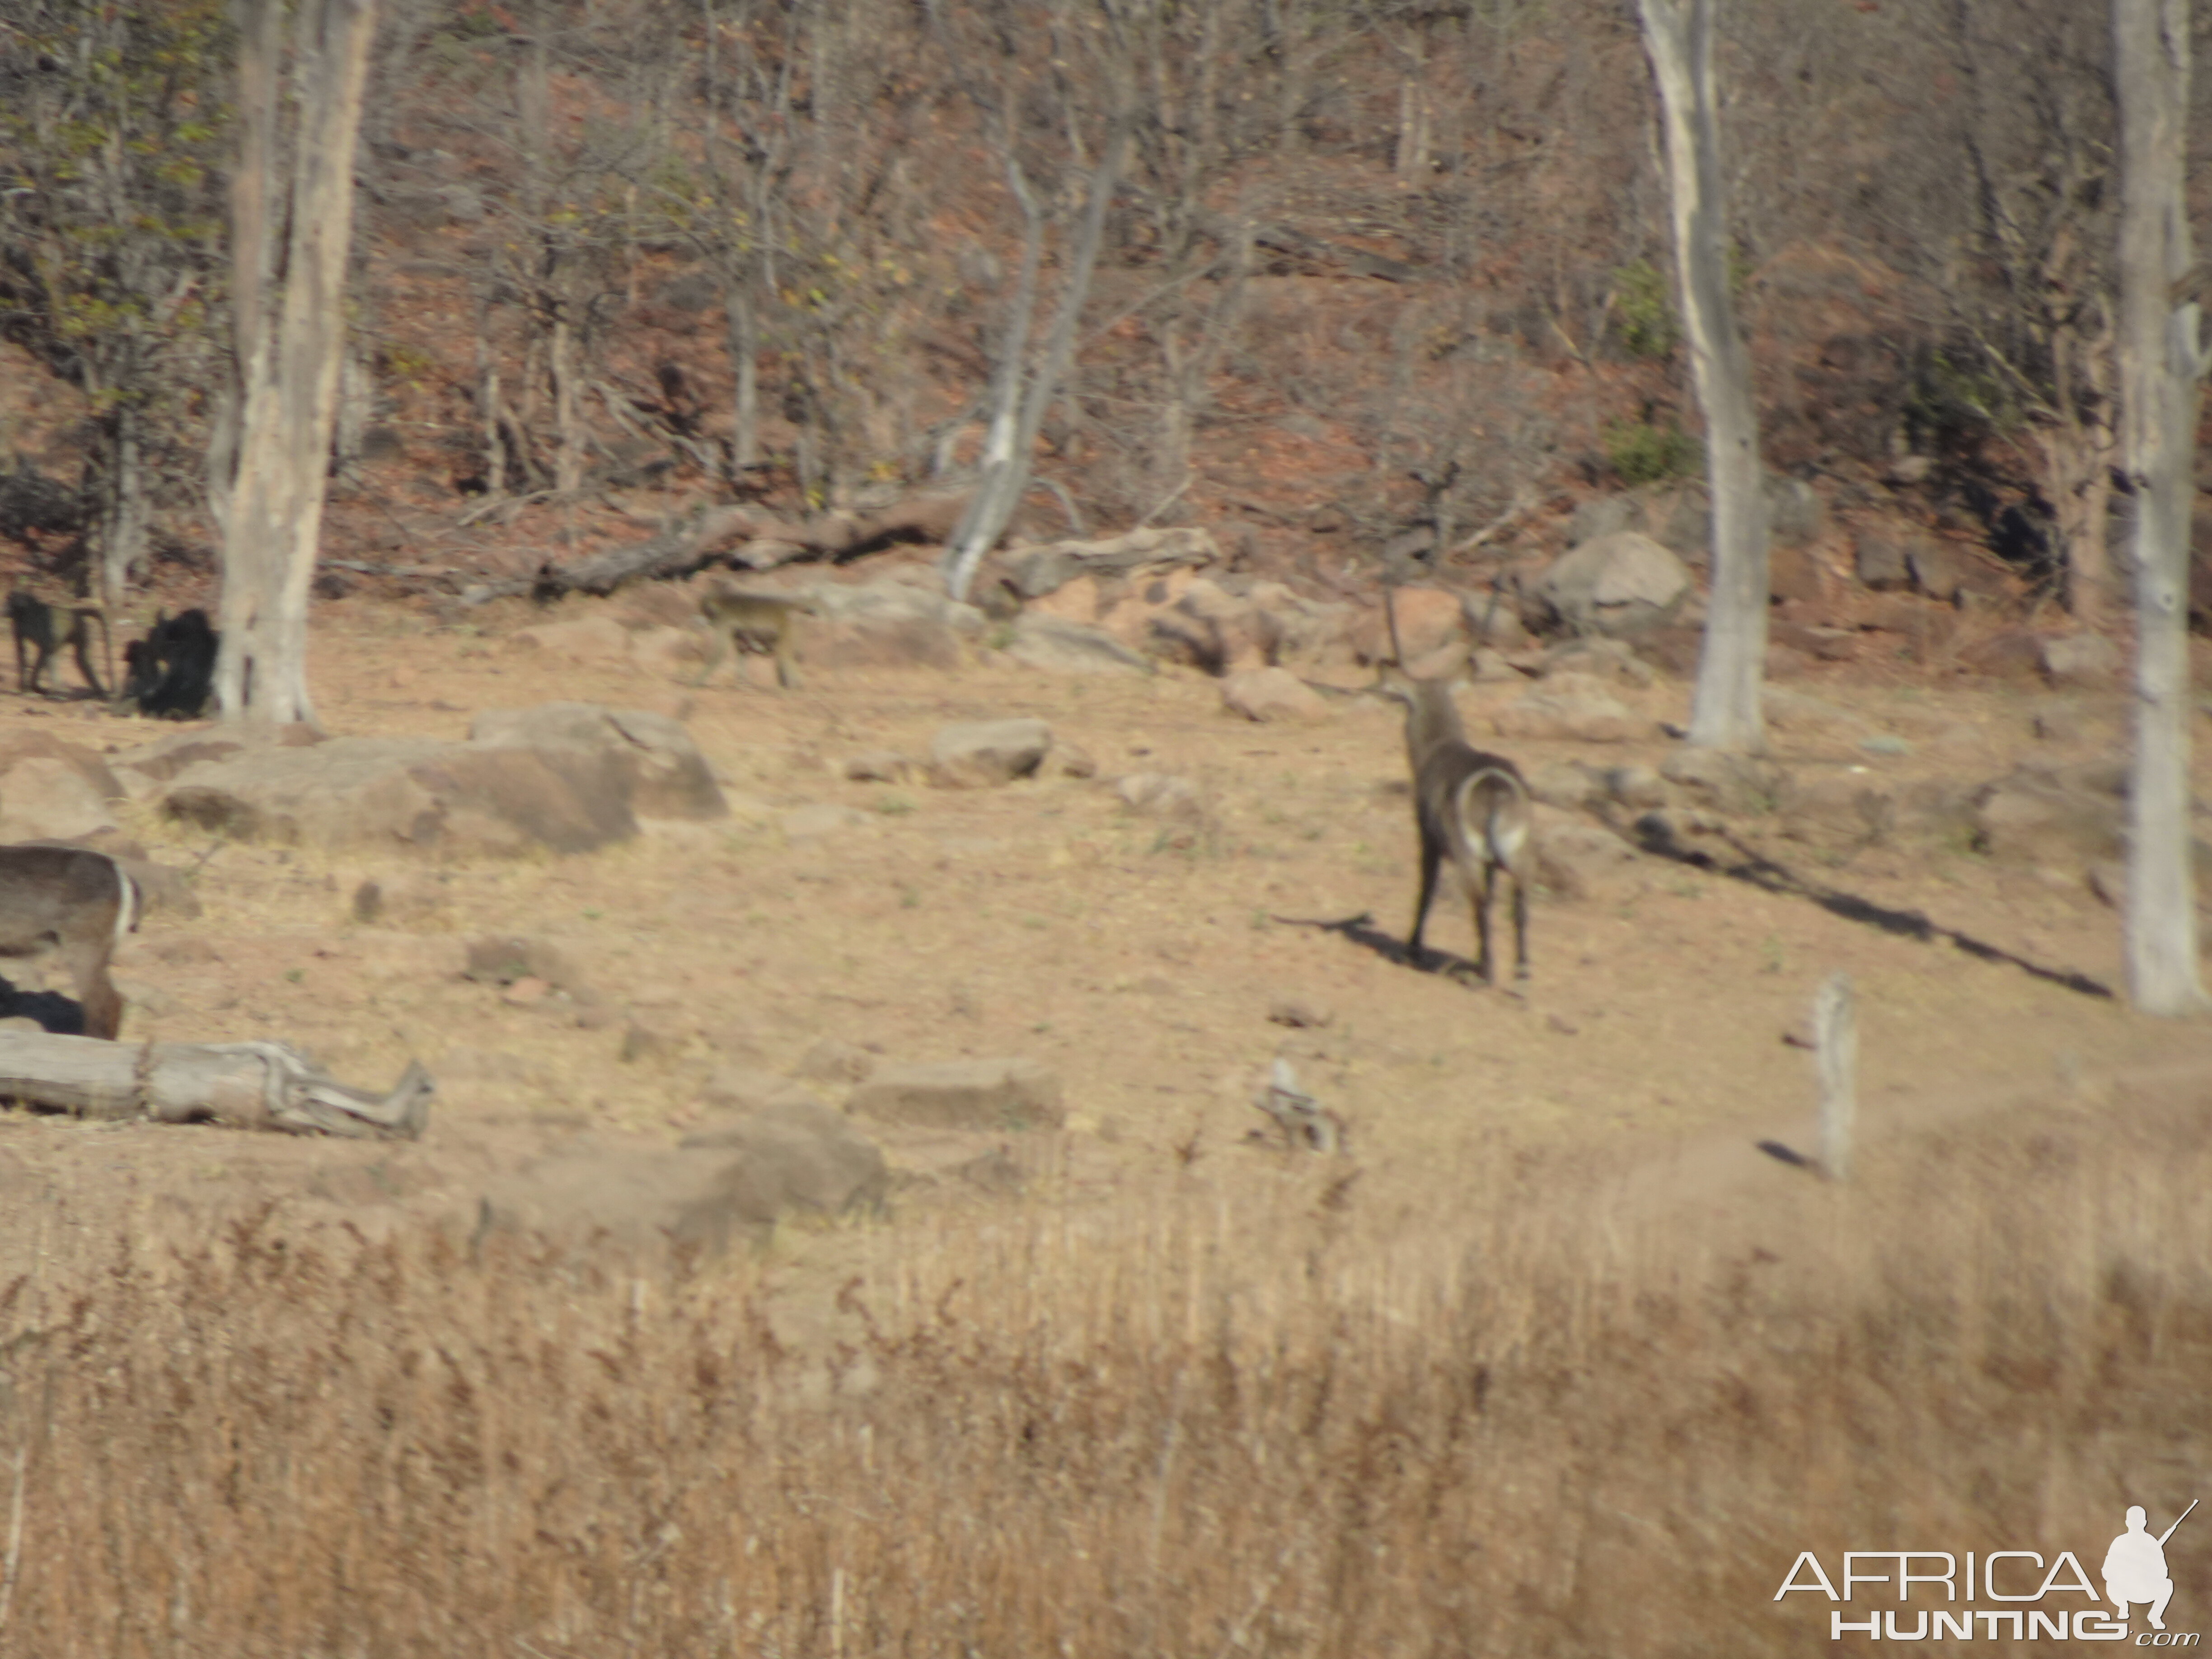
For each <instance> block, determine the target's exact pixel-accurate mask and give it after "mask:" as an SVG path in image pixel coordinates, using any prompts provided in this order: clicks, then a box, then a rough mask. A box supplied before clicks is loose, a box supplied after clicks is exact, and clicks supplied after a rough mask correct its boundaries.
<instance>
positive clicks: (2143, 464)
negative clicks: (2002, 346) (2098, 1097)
mask: <svg viewBox="0 0 2212 1659" xmlns="http://www.w3.org/2000/svg"><path fill="white" fill-rule="evenodd" d="M2189 27H2190V4H2189V0H2112V36H2113V43H2114V46H2115V49H2116V60H2115V69H2116V70H2117V73H2116V74H2115V76H2114V80H2115V82H2116V83H2117V84H2118V88H2119V101H2120V153H2121V158H2122V178H2121V189H2122V197H2121V207H2120V410H2121V422H2122V428H2121V430H2122V441H2121V453H2122V457H2123V465H2124V466H2125V467H2126V469H2127V474H2128V477H2129V479H2130V482H2131V483H2133V485H2134V487H2135V505H2136V520H2135V561H2136V732H2135V767H2134V773H2133V776H2132V779H2131V781H2130V788H2129V792H2128V817H2129V856H2128V913H2127V960H2128V989H2129V994H2130V996H2131V997H2132V998H2133V999H2134V1001H2135V1004H2136V1006H2137V1007H2138V1008H2141V1009H2142V1010H2143V1011H2144V1012H2147V1013H2153V1014H2167V1015H2177V1014H2186V1013H2192V1012H2196V1011H2197V1010H2198V1009H2201V1008H2203V1006H2205V1003H2206V998H2205V995H2204V990H2203V985H2202V984H2201V982H2200V981H2199V980H2198V977H2197V905H2196V890H2195V883H2194V881H2193V880H2192V873H2193V872H2192V869H2191V846H2190V835H2189V820H2190V789H2189V718H2190V697H2189V637H2188V610H2187V601H2188V593H2189V521H2190V514H2191V506H2192V498H2193V496H2194V495H2195V481H2194V476H2193V470H2192V463H2193V461H2194V459H2195V451H2196V439H2197V410H2198V404H2199V401H2200V398H2201V387H2202V382H2203V375H2204V372H2205V368H2206V359H2207V354H2206V352H2205V349H2204V347H2203V343H2201V340H2200V337H2199V325H2200V323H2201V321H2202V317H2201V315H2200V313H2199V311H2198V307H2197V302H2196V301H2195V300H2194V299H2193V298H2191V297H2190V295H2189V294H2188V292H2187V288H2186V285H2187V283H2188V281H2189V277H2190V275H2191V266H2190V258H2191V256H2190V237H2189V214H2188V210H2187V206H2186V204H2185V200H2184V191H2183V183H2184V167H2185V159H2184V158H2185V153H2186V152H2185V149H2184V146H2185V142H2186V139H2187V136H2188V114H2189Z"/></svg>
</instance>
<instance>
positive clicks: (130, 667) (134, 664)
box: [120, 611, 222, 720]
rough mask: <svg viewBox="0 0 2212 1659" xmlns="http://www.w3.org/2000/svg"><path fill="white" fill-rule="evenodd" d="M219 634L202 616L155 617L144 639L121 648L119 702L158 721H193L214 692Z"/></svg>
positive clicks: (199, 613) (202, 613)
mask: <svg viewBox="0 0 2212 1659" xmlns="http://www.w3.org/2000/svg"><path fill="white" fill-rule="evenodd" d="M221 649H222V635H220V634H218V633H217V632H216V630H215V629H213V628H212V627H210V625H209V623H208V618H207V612H206V611H185V612H184V613H182V614H181V615H179V616H175V617H167V616H161V615H157V616H155V618H154V626H153V627H152V628H151V629H149V630H148V631H147V635H146V637H145V638H144V639H143V640H133V641H131V642H130V643H129V644H127V645H125V647H123V666H124V675H123V692H122V696H121V699H120V700H121V701H122V702H125V703H127V704H131V705H133V706H135V707H136V708H137V710H138V712H139V713H140V714H148V715H152V716H154V717H155V718H157V719H162V720H197V719H198V718H199V717H200V715H201V714H202V713H203V712H204V711H205V709H206V708H207V703H208V698H209V697H210V696H213V695H214V692H215V662H216V653H218V652H219V651H220V650H221Z"/></svg>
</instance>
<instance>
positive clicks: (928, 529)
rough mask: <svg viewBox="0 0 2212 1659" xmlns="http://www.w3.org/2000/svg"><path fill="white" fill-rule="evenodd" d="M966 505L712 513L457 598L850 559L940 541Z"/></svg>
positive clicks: (942, 501)
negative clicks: (728, 567)
mask: <svg viewBox="0 0 2212 1659" xmlns="http://www.w3.org/2000/svg"><path fill="white" fill-rule="evenodd" d="M967 505H968V492H966V491H961V492H958V493H955V494H935V495H909V496H908V497H906V498H905V499H904V500H903V501H895V502H893V503H892V504H891V505H890V506H889V507H884V508H883V509H882V510H881V511H879V512H875V513H821V514H819V515H817V516H816V517H814V518H811V519H805V520H789V519H781V518H778V517H776V516H775V514H774V513H763V512H762V511H761V510H759V509H758V508H757V507H714V508H711V509H710V510H708V512H705V513H701V514H700V515H699V516H698V517H697V518H696V519H692V520H689V521H688V522H686V523H684V524H680V525H673V526H670V527H669V528H667V529H665V530H664V531H662V532H660V533H659V535H657V536H654V537H652V538H648V539H647V540H645V541H642V542H639V543H636V544H634V545H632V546H629V547H617V548H614V549H611V550H609V551H607V552H605V553H595V554H593V555H592V556H591V557H590V558H588V559H579V560H578V561H577V562H575V563H574V564H572V565H567V566H557V567H556V566H555V565H553V564H550V563H548V564H547V565H545V566H544V568H542V569H540V570H539V571H538V574H536V575H535V576H525V577H518V578H516V579H514V580H510V581H503V582H487V583H484V584H483V585H482V586H477V587H472V588H471V589H470V590H469V591H468V592H466V593H465V594H464V595H463V596H462V597H463V598H464V599H466V600H467V601H469V602H470V603H471V604H479V605H480V604H482V603H483V602H484V601H485V600H487V599H507V598H511V597H513V595H516V594H519V593H531V594H534V595H536V596H537V597H538V598H540V599H557V598H559V597H560V596H561V595H562V594H564V593H597V594H602V595H604V594H608V593H611V592H614V591H615V590H616V589H617V588H618V587H621V586H623V585H624V584H625V583H628V582H634V581H668V580H675V579H678V578H679V577H684V576H688V575H690V574H691V573H692V572H694V571H696V570H703V569H705V568H707V567H708V565H710V564H713V563H714V562H716V561H718V560H724V559H726V560H727V561H728V562H731V563H733V564H741V565H743V566H744V567H745V568H748V569H751V570H768V569H772V568H775V566H777V565H780V564H785V563H788V562H791V561H793V560H796V559H801V558H805V557H808V556H811V557H814V558H821V559H848V558H854V557H857V556H860V554H863V553H866V552H870V551H872V550H874V549H876V548H878V547H883V546H886V545H888V544H890V543H893V542H941V541H943V540H944V539H945V538H946V537H947V536H949V535H951V533H952V529H953V526H955V525H957V524H958V523H959V521H960V514H961V513H962V512H963V511H964V510H965V509H966V507H967Z"/></svg>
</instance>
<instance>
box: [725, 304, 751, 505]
mask: <svg viewBox="0 0 2212 1659" xmlns="http://www.w3.org/2000/svg"><path fill="white" fill-rule="evenodd" d="M722 312H723V315H724V317H725V318H726V319H727V321H728V325H729V349H730V366H731V367H732V368H734V369H735V370H736V371H737V373H736V375H735V377H734V378H735V380H736V383H737V384H736V388H735V390H734V392H732V397H731V410H730V481H731V482H732V483H740V482H742V481H743V479H744V471H745V469H746V468H747V467H749V466H750V465H753V464H754V463H755V462H757V461H758V460H759V459H760V315H759V312H758V310H757V307H756V304H755V301H754V299H753V295H752V289H751V287H750V283H748V281H747V278H746V276H745V273H744V272H743V271H740V270H730V271H726V273H725V274H724V276H723V278H722Z"/></svg>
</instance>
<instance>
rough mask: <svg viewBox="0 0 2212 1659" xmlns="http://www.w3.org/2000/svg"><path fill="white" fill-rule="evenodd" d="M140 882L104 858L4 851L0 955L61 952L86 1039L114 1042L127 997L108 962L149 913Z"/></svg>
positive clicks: (0, 856) (50, 850) (36, 849)
mask: <svg viewBox="0 0 2212 1659" xmlns="http://www.w3.org/2000/svg"><path fill="white" fill-rule="evenodd" d="M143 908H145V907H144V902H143V896H142V895H141V894H140V892H139V890H138V884H137V882H136V881H134V880H132V879H131V875H130V873H129V872H127V871H125V869H124V868H123V866H121V865H119V864H118V863H117V862H116V861H115V860H113V859H112V858H109V857H108V856H107V854H105V853H92V852H88V851H86V850H85V849H84V848H81V847H47V846H38V845H33V846H27V847H0V957H4V958H9V959H12V960H21V959H24V958H29V957H43V956H45V955H46V954H47V953H48V952H49V951H55V952H58V953H59V955H60V957H61V963H62V966H63V967H64V968H66V969H68V970H69V973H70V979H71V980H72V981H74V982H75V983H76V1000H77V1001H78V1003H79V1004H80V1005H82V1007H83V1009H84V1034H85V1035H86V1036H94V1037H101V1038H104V1039H106V1040H107V1041H109V1042H112V1041H113V1040H114V1038H115V1034H116V1033H117V1032H118V1031H119V1030H122V1028H123V999H122V997H121V996H120V995H118V994H117V992H116V989H115V982H114V981H112V980H111V979H109V978H108V976H107V964H108V962H109V960H110V959H111V958H112V957H113V956H114V954H115V947H116V946H117V945H119V944H121V943H122V942H123V936H124V935H125V933H131V932H134V931H136V929H137V926H138V916H139V913H140V912H141V911H142V910H143Z"/></svg>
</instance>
